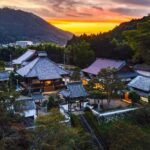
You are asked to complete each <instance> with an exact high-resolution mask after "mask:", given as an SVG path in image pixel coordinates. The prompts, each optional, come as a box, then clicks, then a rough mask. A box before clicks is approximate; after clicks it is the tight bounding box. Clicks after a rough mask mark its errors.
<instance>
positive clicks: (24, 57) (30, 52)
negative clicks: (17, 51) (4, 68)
mask: <svg viewBox="0 0 150 150" xmlns="http://www.w3.org/2000/svg"><path fill="white" fill-rule="evenodd" d="M35 53H36V50H31V49H29V50H27V51H26V52H25V53H24V54H22V55H21V56H20V57H19V58H17V59H14V60H13V64H16V65H20V64H22V63H23V62H25V61H27V60H28V59H30V58H31V57H32V56H34V55H35Z"/></svg>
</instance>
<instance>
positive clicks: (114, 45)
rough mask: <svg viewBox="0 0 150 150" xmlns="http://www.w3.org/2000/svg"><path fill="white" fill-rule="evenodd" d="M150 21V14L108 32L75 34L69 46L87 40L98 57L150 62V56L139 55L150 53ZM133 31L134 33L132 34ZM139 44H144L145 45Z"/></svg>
mask: <svg viewBox="0 0 150 150" xmlns="http://www.w3.org/2000/svg"><path fill="white" fill-rule="evenodd" d="M149 22H150V16H146V17H143V18H142V19H136V20H132V21H130V22H125V23H122V24H120V25H119V26H118V27H116V28H115V29H113V30H112V31H109V32H107V33H103V34H102V33H100V34H98V35H89V36H87V35H85V34H84V35H81V36H79V37H77V36H74V37H73V38H72V39H71V40H70V41H69V42H68V46H70V45H72V44H75V43H79V42H80V41H82V40H85V41H86V42H88V43H89V44H90V47H91V49H92V50H93V51H94V53H95V56H96V57H105V58H113V59H125V60H133V62H138V63H142V62H144V63H149V61H150V60H147V59H150V57H149V58H147V59H144V58H142V57H139V56H140V55H141V53H143V54H142V55H143V56H144V55H146V54H147V52H148V53H150V44H149V43H150V30H149V29H150V27H149V26H150V23H149ZM131 33H132V34H133V35H131ZM138 37H140V38H138ZM133 43H135V44H133ZM136 44H137V45H136ZM139 44H143V46H142V45H139ZM133 45H134V46H133ZM137 47H138V48H137ZM139 49H140V50H139ZM137 53H138V54H137ZM137 55H138V57H137Z"/></svg>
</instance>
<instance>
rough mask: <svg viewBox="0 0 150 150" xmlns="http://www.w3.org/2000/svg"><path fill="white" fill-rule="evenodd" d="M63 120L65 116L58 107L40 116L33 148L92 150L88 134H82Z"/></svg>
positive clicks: (37, 149)
mask: <svg viewBox="0 0 150 150" xmlns="http://www.w3.org/2000/svg"><path fill="white" fill-rule="evenodd" d="M63 121H64V117H63V116H62V115H61V114H60V113H59V111H58V110H57V109H53V110H51V113H50V115H48V116H39V117H38V119H37V122H36V123H37V125H38V127H37V128H36V130H35V135H34V136H35V137H34V140H33V144H32V147H31V149H36V150H41V149H46V150H56V149H58V150H59V149H61V150H66V149H70V150H78V149H81V150H85V149H87V150H91V146H90V144H88V142H89V139H88V136H86V135H85V134H80V131H79V130H78V129H76V128H70V127H68V126H66V125H65V123H63ZM88 146H89V147H90V148H88Z"/></svg>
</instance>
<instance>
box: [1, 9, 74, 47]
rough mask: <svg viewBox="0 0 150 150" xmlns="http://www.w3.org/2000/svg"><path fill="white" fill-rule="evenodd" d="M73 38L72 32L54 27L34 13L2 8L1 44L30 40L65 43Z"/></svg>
mask: <svg viewBox="0 0 150 150" xmlns="http://www.w3.org/2000/svg"><path fill="white" fill-rule="evenodd" d="M71 38H72V34H71V33H69V32H65V31H63V30H61V29H58V28H56V27H54V26H53V25H51V24H49V23H47V22H46V21H45V20H43V19H42V18H40V17H38V16H36V15H34V14H32V13H28V12H24V11H21V10H14V9H9V8H3V9H0V43H1V44H5V43H10V42H15V41H18V40H19V41H20V40H30V41H33V42H54V43H57V44H60V45H64V44H66V42H67V41H68V40H69V39H71Z"/></svg>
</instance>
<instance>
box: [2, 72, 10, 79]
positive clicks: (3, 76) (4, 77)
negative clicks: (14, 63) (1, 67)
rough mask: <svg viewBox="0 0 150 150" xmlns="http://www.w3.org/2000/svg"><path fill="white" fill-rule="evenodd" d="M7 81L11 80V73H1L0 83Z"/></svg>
mask: <svg viewBox="0 0 150 150" xmlns="http://www.w3.org/2000/svg"><path fill="white" fill-rule="evenodd" d="M7 80H9V72H8V71H2V72H0V81H7Z"/></svg>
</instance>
